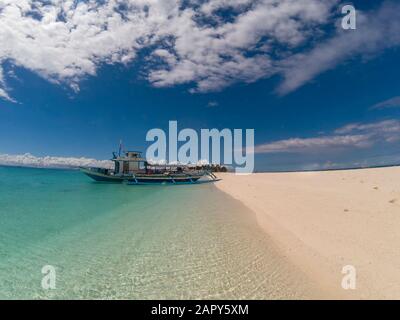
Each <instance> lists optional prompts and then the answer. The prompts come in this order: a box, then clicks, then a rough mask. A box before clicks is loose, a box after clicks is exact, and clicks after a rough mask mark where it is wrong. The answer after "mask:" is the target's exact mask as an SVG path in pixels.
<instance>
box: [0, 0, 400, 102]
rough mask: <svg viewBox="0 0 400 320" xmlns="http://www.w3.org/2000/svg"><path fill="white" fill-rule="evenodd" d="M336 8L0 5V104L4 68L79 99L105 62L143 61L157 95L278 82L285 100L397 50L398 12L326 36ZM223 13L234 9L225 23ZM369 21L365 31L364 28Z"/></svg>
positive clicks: (326, 2)
mask: <svg viewBox="0 0 400 320" xmlns="http://www.w3.org/2000/svg"><path fill="white" fill-rule="evenodd" d="M337 4H338V0H323V1H322V0H229V1H228V0H208V1H203V0H191V1H185V2H183V1H180V0H163V1H159V0H135V1H132V0H104V1H101V2H100V1H94V0H89V1H72V0H48V1H46V2H44V1H39V0H0V43H1V46H0V72H1V73H0V97H3V98H6V99H11V97H10V93H9V89H8V87H7V85H6V79H5V78H4V77H3V75H2V66H4V62H5V61H8V62H9V63H11V64H12V65H16V66H18V67H23V68H26V69H29V70H31V71H33V72H35V73H37V74H38V75H40V76H41V77H43V78H45V79H47V80H48V81H51V82H53V83H57V84H67V85H68V86H70V87H71V88H72V89H73V90H74V91H79V82H80V81H81V80H82V79H83V78H85V77H87V76H94V75H96V71H97V69H98V68H99V66H101V65H102V64H104V63H108V64H114V63H122V64H127V63H129V62H131V61H133V60H134V59H135V58H136V57H137V53H138V51H140V50H142V49H143V48H146V49H148V50H150V52H149V54H148V57H147V60H146V61H144V63H142V65H144V66H143V71H144V74H145V76H146V78H147V79H148V81H149V82H150V83H152V84H153V85H154V86H156V87H165V86H173V85H176V84H190V85H191V86H192V89H191V91H193V92H204V91H215V90H219V89H222V88H224V87H226V86H229V85H232V84H234V83H236V82H244V83H251V82H254V81H257V80H259V79H262V78H267V77H271V76H272V75H276V74H281V75H283V76H284V77H285V81H284V82H283V84H282V86H281V87H280V91H281V92H289V91H291V90H294V89H296V88H297V87H299V86H301V85H303V84H304V83H306V82H307V81H309V80H311V79H312V78H313V77H315V76H316V75H318V74H319V73H321V72H323V71H325V70H327V69H330V68H333V67H334V66H335V65H336V64H337V63H339V62H341V61H343V60H344V59H347V58H350V57H353V55H355V54H361V53H364V52H367V53H376V52H377V51H379V50H382V49H384V48H387V47H390V46H394V45H398V44H399V37H400V36H399V34H400V32H399V31H400V27H399V15H400V10H399V9H400V5H399V4H391V5H390V4H389V5H385V6H383V8H382V9H381V10H380V11H379V12H378V13H377V15H376V16H375V15H372V14H371V15H365V17H366V18H365V19H364V21H363V19H362V18H360V19H359V25H358V29H357V30H356V31H349V32H346V33H344V32H340V31H338V32H337V35H336V36H335V37H334V38H332V39H330V40H329V39H328V40H326V41H325V43H323V44H322V45H321V44H318V45H317V46H315V47H314V48H312V49H311V50H310V51H309V52H307V53H305V54H297V53H296V52H297V51H299V49H300V48H303V47H310V46H311V47H313V43H316V40H317V39H319V40H320V41H322V40H323V39H324V38H326V37H327V35H325V33H324V27H325V26H326V25H327V24H332V23H334V22H335V20H334V18H333V13H334V12H337ZM219 10H225V12H226V10H230V12H231V14H230V15H229V18H226V16H224V17H222V15H221V14H220V13H219ZM367 22H368V23H367Z"/></svg>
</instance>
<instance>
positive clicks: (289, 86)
mask: <svg viewBox="0 0 400 320" xmlns="http://www.w3.org/2000/svg"><path fill="white" fill-rule="evenodd" d="M399 45H400V4H399V3H395V2H389V1H387V2H384V4H383V5H382V6H381V7H380V9H379V10H378V11H377V12H375V11H373V12H369V13H366V14H363V13H361V12H360V11H358V12H357V29H356V30H343V29H342V28H341V27H340V26H338V28H337V31H336V35H335V36H334V37H333V38H331V39H328V40H327V41H325V42H323V43H319V44H318V45H317V46H316V47H314V48H313V49H311V50H310V51H308V52H305V53H299V54H297V55H294V56H290V57H289V58H288V59H286V60H284V61H282V68H283V75H284V78H285V79H284V81H283V83H282V84H281V85H280V87H279V88H278V91H279V92H280V93H281V94H286V93H288V92H291V91H293V90H295V89H297V88H299V87H301V86H302V85H304V84H305V83H307V82H309V81H310V80H312V79H313V78H315V77H316V76H317V75H319V74H320V73H322V72H324V71H327V70H329V69H332V68H334V67H335V66H336V65H338V64H339V63H342V62H343V61H345V60H348V59H354V58H356V57H359V56H360V55H361V56H363V57H364V58H370V57H371V56H373V55H376V54H378V53H380V52H381V51H383V50H384V49H386V48H390V47H396V46H399Z"/></svg>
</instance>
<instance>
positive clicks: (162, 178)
mask: <svg viewBox="0 0 400 320" xmlns="http://www.w3.org/2000/svg"><path fill="white" fill-rule="evenodd" d="M111 161H113V162H114V169H105V168H95V167H88V168H83V167H82V168H80V170H81V171H82V172H83V173H84V174H86V175H87V176H89V177H90V178H92V179H94V180H95V181H100V182H115V183H121V182H127V183H128V184H167V183H169V184H179V183H196V182H198V180H199V179H200V178H202V177H209V178H211V179H208V181H216V180H217V177H216V176H215V175H214V174H213V173H212V172H210V171H208V170H193V169H191V168H190V167H188V166H186V165H170V164H168V165H160V164H151V163H149V162H148V161H147V160H146V159H144V158H142V157H141V152H139V151H127V152H125V154H124V155H123V156H121V155H118V156H117V155H116V154H115V153H114V154H113V159H111Z"/></svg>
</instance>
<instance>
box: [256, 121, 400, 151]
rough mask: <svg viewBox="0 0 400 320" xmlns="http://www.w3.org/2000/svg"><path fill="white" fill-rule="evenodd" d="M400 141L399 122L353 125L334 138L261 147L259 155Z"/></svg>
mask: <svg viewBox="0 0 400 320" xmlns="http://www.w3.org/2000/svg"><path fill="white" fill-rule="evenodd" d="M398 141H400V120H384V121H379V122H374V123H366V124H362V123H352V124H348V125H346V126H344V127H341V128H338V129H336V130H335V131H334V132H333V133H332V134H331V135H327V136H323V137H311V138H290V139H285V140H279V141H274V142H269V143H265V144H261V145H258V146H256V147H255V152H256V153H282V152H293V153H308V152H321V151H324V150H325V151H332V150H338V149H341V150H343V149H348V148H368V147H372V146H374V145H376V144H378V143H393V142H398Z"/></svg>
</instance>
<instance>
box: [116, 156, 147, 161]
mask: <svg viewBox="0 0 400 320" xmlns="http://www.w3.org/2000/svg"><path fill="white" fill-rule="evenodd" d="M111 161H129V162H146V161H147V160H146V159H145V158H129V157H117V158H114V159H111Z"/></svg>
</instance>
